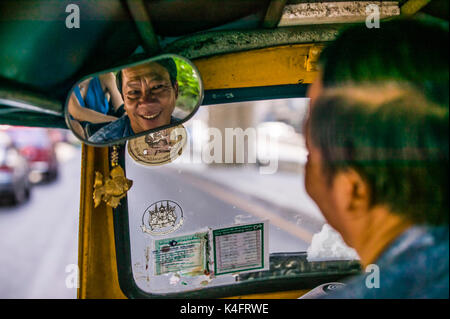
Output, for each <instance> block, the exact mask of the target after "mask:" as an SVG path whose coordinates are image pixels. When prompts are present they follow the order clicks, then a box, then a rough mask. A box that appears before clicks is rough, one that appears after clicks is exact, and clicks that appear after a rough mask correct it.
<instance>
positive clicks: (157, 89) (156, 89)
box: [152, 84, 168, 92]
mask: <svg viewBox="0 0 450 319" xmlns="http://www.w3.org/2000/svg"><path fill="white" fill-rule="evenodd" d="M167 89H168V86H167V85H165V84H158V85H155V86H154V87H152V91H153V92H162V91H164V90H167Z"/></svg>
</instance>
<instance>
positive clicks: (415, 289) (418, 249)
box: [326, 226, 449, 299]
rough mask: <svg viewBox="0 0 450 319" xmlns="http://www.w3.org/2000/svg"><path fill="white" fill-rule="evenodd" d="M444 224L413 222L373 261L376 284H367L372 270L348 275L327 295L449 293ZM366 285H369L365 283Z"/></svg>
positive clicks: (384, 296)
mask: <svg viewBox="0 0 450 319" xmlns="http://www.w3.org/2000/svg"><path fill="white" fill-rule="evenodd" d="M448 259H449V236H448V226H440V227H431V226H429V227H427V226H414V227H412V228H410V229H408V230H406V231H405V232H404V233H403V234H402V235H400V236H399V237H398V238H397V239H396V240H395V241H394V242H393V243H392V244H391V245H389V247H388V248H387V249H386V250H385V251H384V252H383V253H382V254H381V256H380V257H379V258H378V259H377V260H376V261H375V262H374V264H375V265H377V266H378V267H379V275H380V277H379V288H368V287H367V286H366V279H367V280H368V281H369V283H370V282H372V283H374V281H371V280H370V279H371V278H369V276H372V275H373V271H370V272H367V273H364V274H362V275H360V276H357V277H354V278H353V279H350V281H348V282H347V283H346V286H344V287H343V288H341V289H339V290H336V291H335V292H333V293H331V294H329V295H327V296H326V298H327V299H338V298H339V299H340V298H357V299H397V298H407V299H412V298H447V299H448V297H449V269H448ZM369 286H370V285H369Z"/></svg>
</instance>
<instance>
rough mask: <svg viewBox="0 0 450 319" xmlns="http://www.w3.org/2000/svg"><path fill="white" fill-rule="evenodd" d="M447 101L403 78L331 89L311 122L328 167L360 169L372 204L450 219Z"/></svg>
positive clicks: (424, 219)
mask: <svg viewBox="0 0 450 319" xmlns="http://www.w3.org/2000/svg"><path fill="white" fill-rule="evenodd" d="M448 121H449V112H448V106H447V107H443V106H441V105H437V104H434V103H433V102H431V101H429V99H427V98H426V97H425V96H424V95H423V94H421V93H420V92H418V91H417V90H416V89H415V88H410V87H404V86H400V85H398V84H397V83H385V84H378V85H360V86H354V85H350V86H341V87H338V88H331V89H325V90H324V93H323V94H322V96H321V97H320V98H319V99H318V100H317V102H316V103H315V104H314V107H312V109H311V113H310V117H309V121H308V130H309V132H310V136H311V140H312V143H313V144H314V145H315V146H316V147H318V148H319V150H320V152H321V154H322V159H323V162H324V163H323V164H324V165H323V166H324V173H325V174H326V176H328V178H329V181H330V182H331V181H332V179H333V177H334V176H335V175H336V173H337V172H339V171H342V170H346V169H349V168H351V169H354V170H355V171H357V172H358V174H359V175H361V177H362V178H363V179H364V180H365V181H366V183H367V185H368V186H369V189H370V193H371V203H370V204H371V205H372V206H375V205H387V206H388V207H390V209H391V210H392V211H393V212H395V213H398V214H403V215H404V216H405V217H407V218H408V219H409V220H411V221H412V222H414V223H428V224H448V214H449V213H448V209H449V207H448V161H449V140H448V134H449V131H448V125H449V122H448Z"/></svg>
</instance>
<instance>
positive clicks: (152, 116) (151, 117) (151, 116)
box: [142, 113, 159, 120]
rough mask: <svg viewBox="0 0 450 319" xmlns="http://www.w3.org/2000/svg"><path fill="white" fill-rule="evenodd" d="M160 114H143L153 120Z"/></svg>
mask: <svg viewBox="0 0 450 319" xmlns="http://www.w3.org/2000/svg"><path fill="white" fill-rule="evenodd" d="M158 115H159V113H157V114H153V115H142V117H143V118H145V119H147V120H152V119H154V118H155V117H157V116H158Z"/></svg>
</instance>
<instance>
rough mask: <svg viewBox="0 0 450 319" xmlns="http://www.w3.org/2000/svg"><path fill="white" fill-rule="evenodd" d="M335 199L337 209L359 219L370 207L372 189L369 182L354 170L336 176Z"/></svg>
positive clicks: (347, 170)
mask: <svg viewBox="0 0 450 319" xmlns="http://www.w3.org/2000/svg"><path fill="white" fill-rule="evenodd" d="M333 197H334V200H335V201H336V204H337V208H338V209H339V211H341V212H343V213H344V214H345V215H346V216H347V217H350V218H353V217H359V216H361V214H364V213H366V212H367V210H368V209H369V206H370V189H369V185H368V184H367V182H366V181H365V180H364V179H363V178H362V176H361V175H360V174H359V173H358V172H357V171H356V170H354V169H351V168H349V169H346V170H344V171H341V172H339V173H337V174H336V176H335V178H334V181H333Z"/></svg>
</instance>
